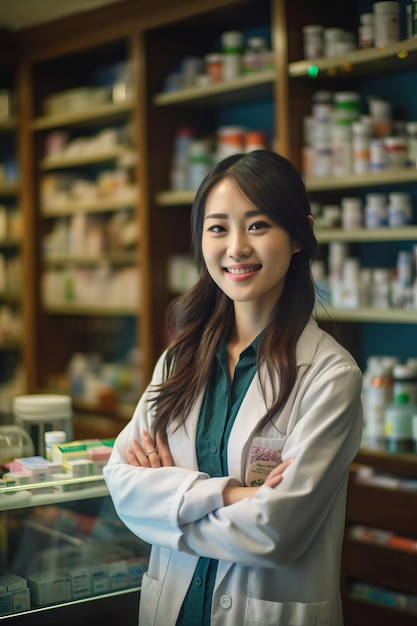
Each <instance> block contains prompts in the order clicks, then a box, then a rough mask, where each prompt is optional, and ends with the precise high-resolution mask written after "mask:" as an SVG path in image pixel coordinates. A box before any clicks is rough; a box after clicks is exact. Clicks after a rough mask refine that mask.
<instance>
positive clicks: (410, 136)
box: [405, 6, 417, 168]
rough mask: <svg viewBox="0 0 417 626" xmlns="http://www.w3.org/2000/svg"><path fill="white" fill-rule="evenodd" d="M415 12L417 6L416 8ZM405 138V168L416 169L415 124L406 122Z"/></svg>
mask: <svg viewBox="0 0 417 626" xmlns="http://www.w3.org/2000/svg"><path fill="white" fill-rule="evenodd" d="M416 11H417V6H416ZM405 130H406V133H407V134H406V138H407V167H413V168H416V167H417V122H407V123H406V125H405Z"/></svg>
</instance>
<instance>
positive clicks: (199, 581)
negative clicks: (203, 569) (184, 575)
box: [195, 576, 202, 587]
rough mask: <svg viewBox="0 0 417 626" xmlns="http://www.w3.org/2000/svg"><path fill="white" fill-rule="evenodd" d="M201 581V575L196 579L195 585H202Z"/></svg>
mask: <svg viewBox="0 0 417 626" xmlns="http://www.w3.org/2000/svg"><path fill="white" fill-rule="evenodd" d="M201 582H202V580H201V578H200V576H198V578H196V579H195V586H196V587H201Z"/></svg>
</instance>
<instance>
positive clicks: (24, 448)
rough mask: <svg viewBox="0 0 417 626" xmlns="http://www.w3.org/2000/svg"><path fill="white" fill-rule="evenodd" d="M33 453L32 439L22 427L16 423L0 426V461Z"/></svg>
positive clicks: (7, 460) (6, 461) (11, 459)
mask: <svg viewBox="0 0 417 626" xmlns="http://www.w3.org/2000/svg"><path fill="white" fill-rule="evenodd" d="M34 454H35V448H34V446H33V441H32V439H31V438H30V436H29V434H28V433H27V431H26V430H25V429H24V428H22V427H21V426H17V425H16V424H10V425H6V426H0V463H8V462H9V461H13V460H14V459H16V458H20V457H27V456H33V455H34Z"/></svg>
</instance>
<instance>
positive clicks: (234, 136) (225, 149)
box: [216, 126, 246, 161]
mask: <svg viewBox="0 0 417 626" xmlns="http://www.w3.org/2000/svg"><path fill="white" fill-rule="evenodd" d="M245 136H246V131H245V129H244V128H243V127H242V126H220V127H219V128H218V129H217V131H216V142H217V146H216V154H217V160H218V161H221V160H222V159H225V158H226V157H228V156H230V155H232V154H236V153H237V152H245Z"/></svg>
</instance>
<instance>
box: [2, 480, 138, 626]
mask: <svg viewBox="0 0 417 626" xmlns="http://www.w3.org/2000/svg"><path fill="white" fill-rule="evenodd" d="M149 550H150V546H149V545H148V544H146V543H144V542H142V541H141V540H139V539H138V538H137V537H135V536H134V535H133V534H132V533H131V532H130V531H129V530H128V529H127V528H126V527H125V526H124V524H123V523H122V522H121V521H120V519H119V518H118V516H117V514H116V512H115V510H114V507H113V503H112V500H111V498H110V496H109V495H108V491H107V487H106V484H105V482H104V479H103V476H102V475H100V476H88V477H82V478H62V479H60V480H54V481H53V482H44V483H39V484H26V485H15V486H7V487H1V488H0V622H1V623H3V621H4V622H6V623H9V622H10V623H11V624H14V625H15V626H20V625H22V626H23V625H25V626H27V625H33V626H40V625H41V624H42V626H48V625H51V626H52V625H54V626H55V625H56V624H60V626H70V625H72V624H74V625H75V624H77V626H87V625H88V626H92V625H94V624H99V623H100V620H101V618H103V621H105V623H106V624H110V625H111V624H117V625H119V624H123V626H131V625H132V626H137V624H138V604H139V594H140V584H141V579H142V574H143V572H144V571H145V569H146V568H147V562H148V557H149Z"/></svg>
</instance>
